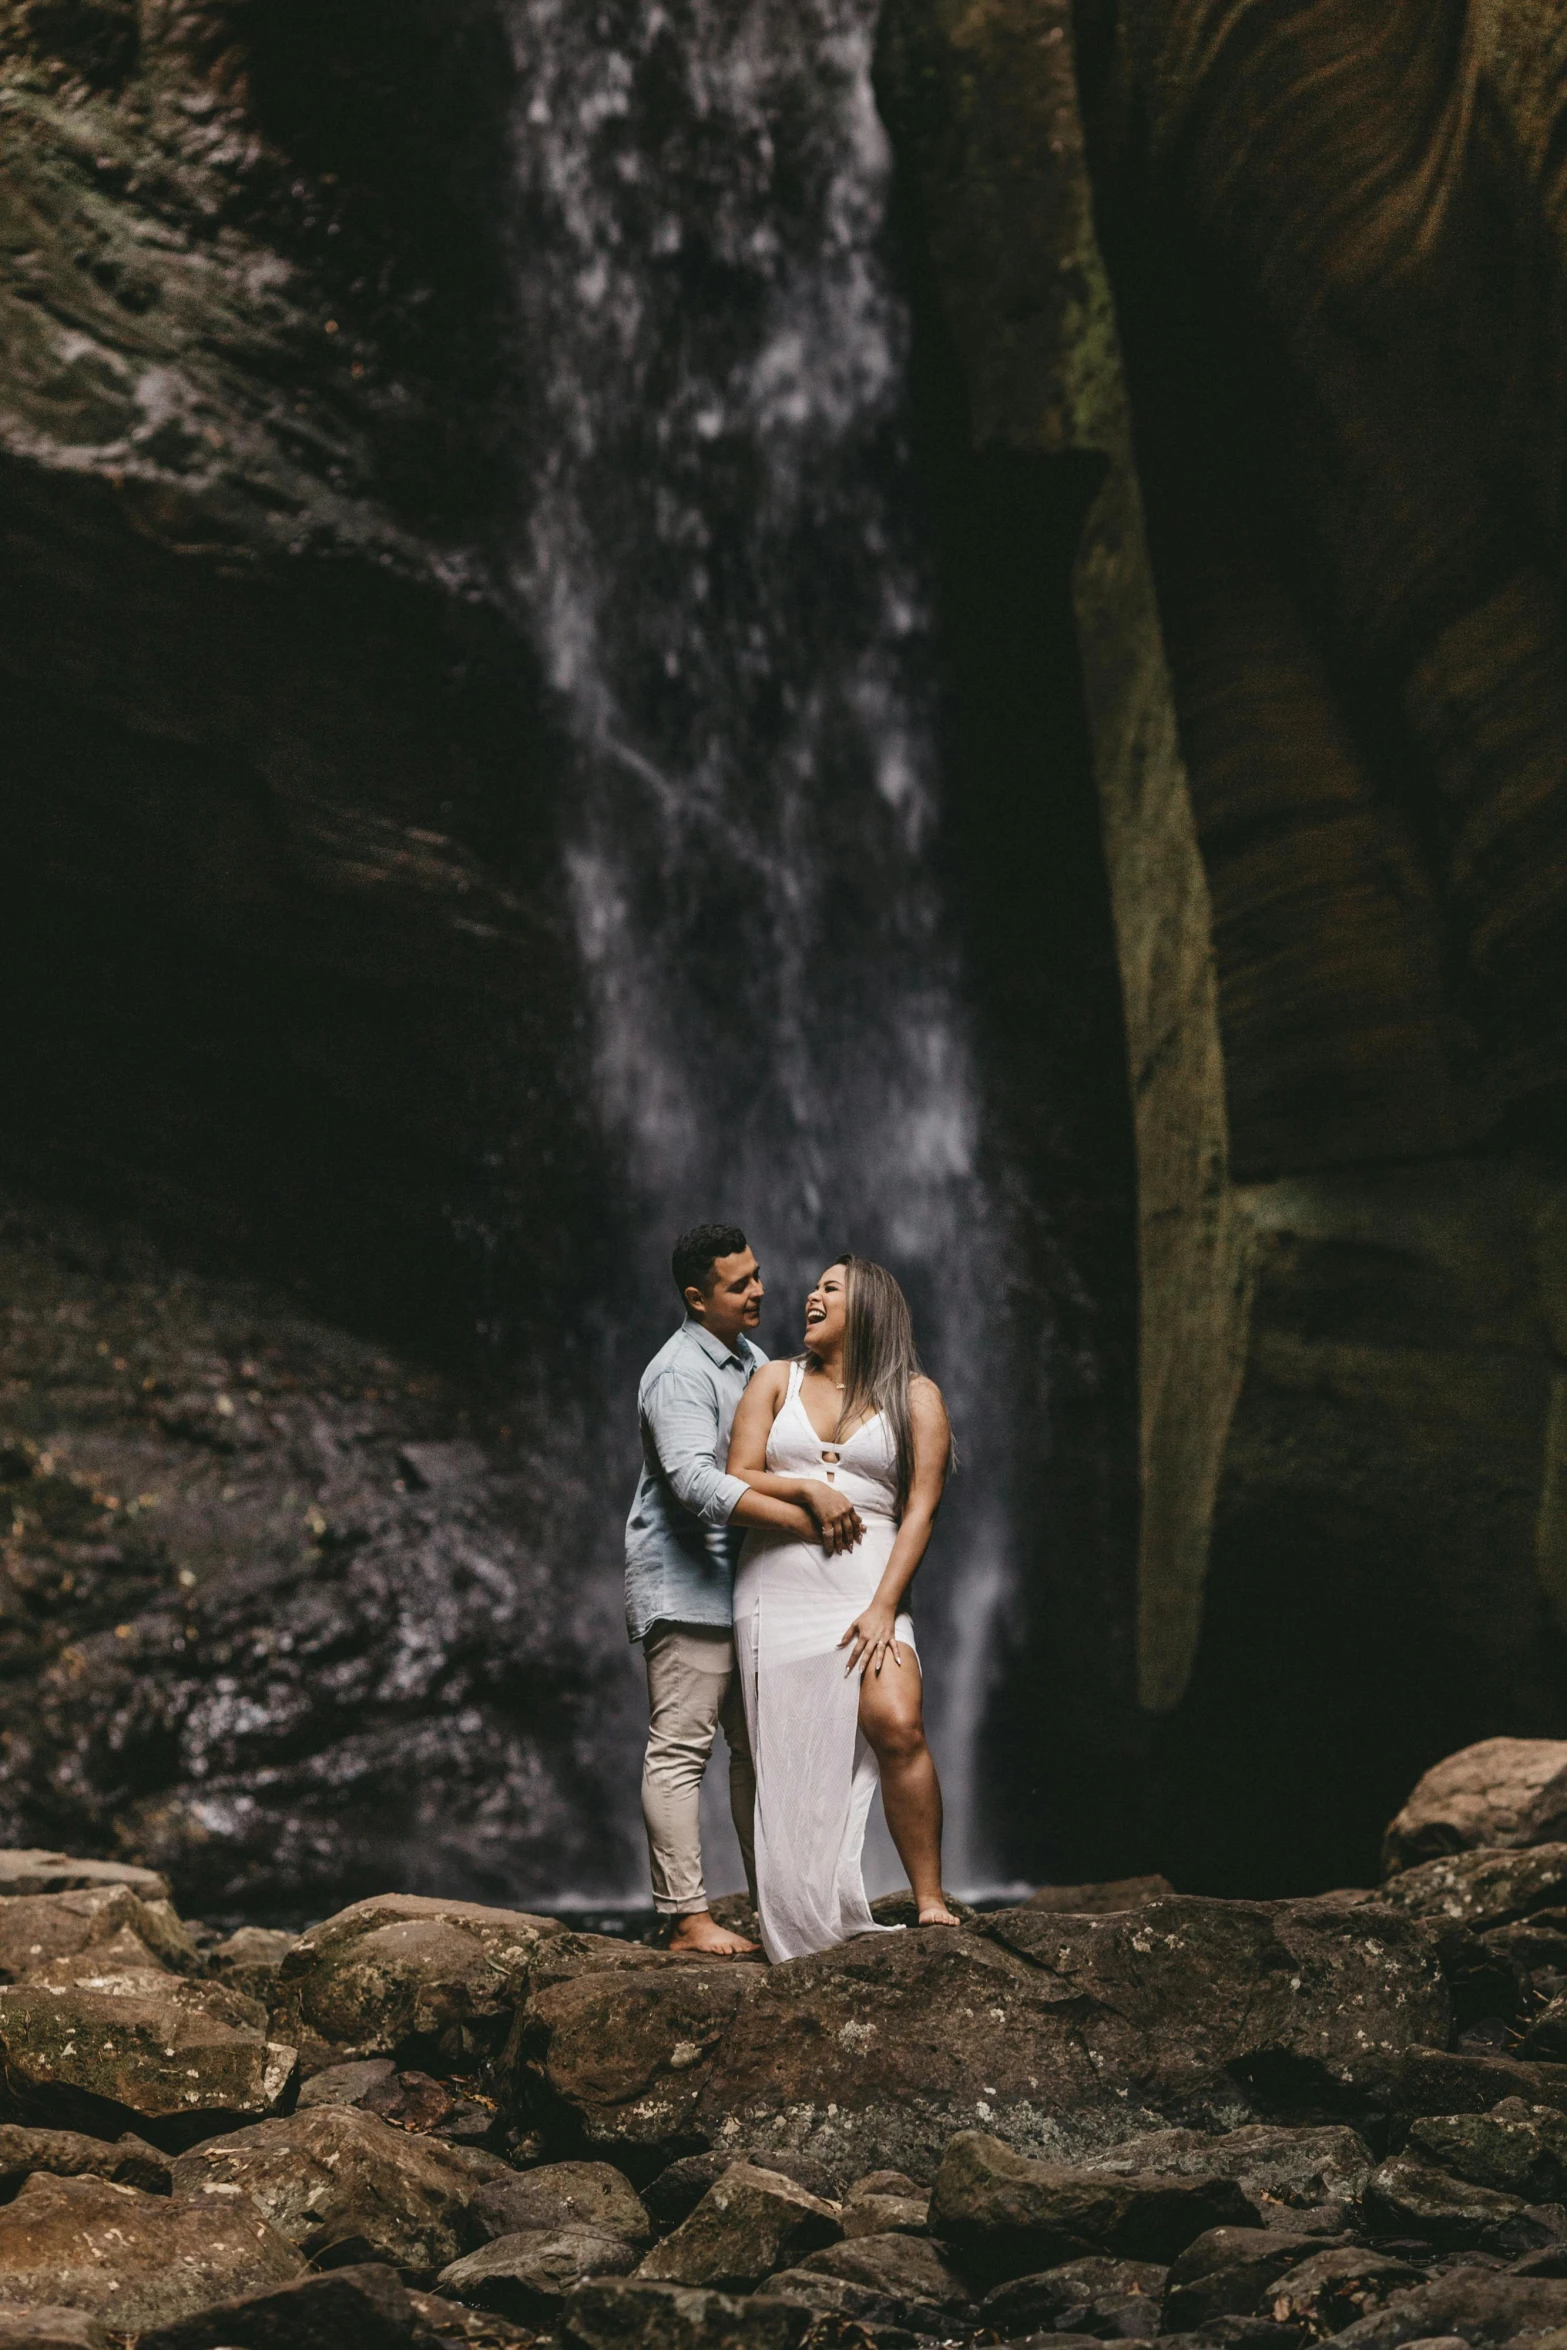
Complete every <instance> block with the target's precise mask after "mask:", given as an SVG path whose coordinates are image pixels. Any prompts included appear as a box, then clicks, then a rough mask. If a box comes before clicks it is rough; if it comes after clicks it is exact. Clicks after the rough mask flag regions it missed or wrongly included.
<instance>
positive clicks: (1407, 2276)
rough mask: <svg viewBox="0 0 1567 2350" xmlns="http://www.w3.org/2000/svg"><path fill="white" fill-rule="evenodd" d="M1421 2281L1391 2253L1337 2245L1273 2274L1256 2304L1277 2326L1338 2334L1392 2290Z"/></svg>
mask: <svg viewBox="0 0 1567 2350" xmlns="http://www.w3.org/2000/svg"><path fill="white" fill-rule="evenodd" d="M1424 2282H1425V2278H1424V2276H1423V2275H1422V2273H1421V2271H1420V2270H1419V2269H1418V2268H1411V2267H1410V2265H1409V2263H1408V2262H1407V2261H1405V2260H1396V2259H1394V2258H1393V2256H1392V2255H1391V2254H1390V2253H1386V2252H1368V2251H1367V2250H1366V2249H1365V2247H1364V2246H1363V2245H1359V2244H1341V2245H1339V2246H1337V2247H1336V2248H1335V2249H1334V2250H1332V2251H1329V2252H1314V2253H1312V2254H1310V2255H1309V2257H1308V2258H1307V2259H1305V2260H1303V2261H1302V2262H1301V2263H1300V2265H1299V2267H1298V2268H1292V2269H1291V2270H1290V2271H1289V2272H1288V2274H1287V2275H1285V2276H1281V2277H1280V2278H1278V2280H1277V2281H1276V2283H1275V2284H1274V2286H1273V2288H1272V2290H1271V2291H1270V2292H1268V2293H1266V2294H1264V2295H1263V2297H1262V2301H1261V2304H1260V2305H1261V2306H1262V2307H1263V2308H1264V2309H1266V2311H1267V2312H1268V2314H1269V2315H1270V2316H1272V2317H1273V2318H1274V2319H1275V2320H1276V2321H1277V2323H1279V2324H1280V2325H1304V2326H1308V2327H1309V2328H1310V2329H1311V2332H1312V2333H1313V2334H1315V2335H1321V2334H1341V2333H1342V2332H1343V2331H1344V2329H1345V2327H1346V2326H1352V2325H1354V2324H1355V2323H1356V2321H1357V2320H1358V2319H1360V2318H1362V2317H1365V2316H1367V2315H1369V2313H1370V2312H1371V2311H1372V2310H1375V2309H1381V2308H1382V2307H1383V2305H1384V2304H1385V2303H1386V2302H1388V2301H1390V2300H1391V2299H1392V2297H1393V2295H1394V2294H1395V2293H1402V2292H1406V2291H1408V2290H1409V2289H1410V2288H1411V2287H1413V2286H1415V2285H1421V2284H1424Z"/></svg>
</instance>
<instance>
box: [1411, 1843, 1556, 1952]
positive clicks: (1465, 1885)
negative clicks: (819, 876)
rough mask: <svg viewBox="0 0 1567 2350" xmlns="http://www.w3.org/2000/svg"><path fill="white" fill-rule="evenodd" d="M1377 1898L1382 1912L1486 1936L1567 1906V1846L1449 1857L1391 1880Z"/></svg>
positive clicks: (1420, 1865) (1422, 1863) (1485, 1850)
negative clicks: (1464, 1928) (1396, 1912)
mask: <svg viewBox="0 0 1567 2350" xmlns="http://www.w3.org/2000/svg"><path fill="white" fill-rule="evenodd" d="M1376 1899H1377V1902H1378V1903H1379V1904H1380V1905H1381V1906H1382V1907H1383V1908H1387V1909H1398V1910H1405V1911H1407V1912H1408V1913H1409V1915H1410V1916H1412V1917H1425V1918H1433V1919H1441V1920H1443V1921H1445V1922H1446V1923H1449V1924H1452V1925H1460V1926H1467V1927H1468V1929H1469V1931H1470V1932H1471V1933H1473V1934H1482V1933H1485V1932H1486V1931H1487V1930H1488V1929H1489V1928H1491V1927H1493V1926H1500V1925H1505V1924H1507V1923H1508V1922H1509V1921H1510V1920H1511V1919H1514V1918H1523V1917H1529V1916H1532V1915H1533V1913H1534V1912H1535V1911H1536V1910H1541V1909H1549V1908H1553V1907H1555V1906H1556V1905H1557V1904H1558V1903H1561V1902H1563V1901H1567V1844H1542V1845H1537V1846H1535V1847H1534V1848H1533V1849H1532V1850H1529V1851H1524V1852H1514V1851H1510V1850H1504V1851H1497V1850H1495V1849H1493V1848H1491V1847H1485V1848H1482V1849H1480V1850H1477V1851H1474V1852H1456V1853H1446V1854H1443V1855H1442V1856H1441V1857H1440V1858H1438V1859H1435V1860H1426V1861H1420V1862H1418V1863H1416V1864H1414V1865H1413V1866H1411V1867H1410V1868H1407V1869H1405V1870H1404V1871H1402V1873H1401V1874H1400V1875H1398V1876H1396V1877H1392V1878H1390V1879H1389V1880H1388V1882H1387V1884H1385V1885H1383V1886H1382V1887H1381V1888H1380V1889H1379V1891H1378V1893H1377V1895H1376Z"/></svg>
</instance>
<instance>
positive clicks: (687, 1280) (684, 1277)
mask: <svg viewBox="0 0 1567 2350" xmlns="http://www.w3.org/2000/svg"><path fill="white" fill-rule="evenodd" d="M750 1245H751V1244H750V1242H749V1241H748V1240H747V1239H746V1236H745V1234H744V1233H743V1232H742V1231H741V1229H740V1227H739V1225H738V1224H693V1225H692V1227H691V1229H690V1231H689V1232H682V1233H681V1235H680V1238H679V1239H678V1240H677V1241H676V1242H675V1253H674V1255H673V1256H672V1257H671V1258H670V1260H669V1269H670V1271H671V1272H672V1273H673V1274H674V1276H675V1287H676V1288H677V1289H678V1290H679V1292H680V1295H681V1297H682V1298H684V1296H685V1294H686V1291H687V1290H688V1289H700V1290H701V1292H702V1294H703V1296H704V1297H705V1296H706V1295H707V1291H708V1287H709V1276H710V1274H711V1273H712V1270H713V1265H714V1262H715V1260H716V1259H717V1258H719V1257H737V1256H738V1255H739V1254H740V1252H741V1250H742V1249H744V1248H749V1247H750Z"/></svg>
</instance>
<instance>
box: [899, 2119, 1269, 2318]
mask: <svg viewBox="0 0 1567 2350" xmlns="http://www.w3.org/2000/svg"><path fill="white" fill-rule="evenodd" d="M1255 2219H1256V2214H1255V2212H1253V2210H1252V2208H1251V2206H1250V2204H1249V2203H1248V2202H1247V2200H1246V2198H1245V2196H1244V2195H1243V2194H1242V2193H1241V2190H1240V2188H1239V2187H1238V2186H1237V2185H1236V2184H1235V2181H1234V2180H1233V2179H1221V2178H1215V2177H1212V2176H1197V2177H1186V2178H1182V2177H1178V2176H1166V2175H1163V2174H1160V2173H1158V2172H1132V2173H1130V2174H1126V2175H1117V2174H1116V2173H1113V2172H1105V2171H1089V2170H1074V2169H1067V2168H1065V2167H1063V2166H1061V2165H1059V2164H1056V2163H1045V2162H1034V2161H1031V2160H1029V2158H1028V2157H1027V2156H1025V2155H1021V2154H1016V2153H1014V2152H1013V2150H1012V2149H1011V2147H1009V2146H1006V2145H1004V2144H1003V2143H1002V2142H1001V2140H1000V2139H998V2138H992V2137H989V2136H987V2135H985V2134H984V2133H982V2132H980V2131H978V2130H965V2131H962V2132H960V2134H959V2135H958V2136H957V2137H955V2138H954V2139H953V2140H952V2141H951V2143H950V2144H949V2146H948V2148H947V2151H946V2154H945V2155H944V2157H943V2159H942V2165H941V2169H940V2170H939V2171H938V2173H937V2174H936V2184H935V2188H934V2191H933V2192H932V2195H931V2203H930V2224H931V2229H932V2232H933V2233H934V2234H935V2235H937V2236H940V2237H942V2238H943V2239H944V2240H945V2241H946V2242H947V2243H949V2244H950V2245H951V2246H952V2248H953V2250H954V2252H955V2253H956V2255H957V2257H958V2258H959V2259H960V2260H961V2261H962V2262H963V2264H964V2265H965V2267H967V2268H970V2269H972V2271H973V2273H974V2274H975V2275H976V2276H977V2277H981V2278H984V2279H986V2280H987V2281H989V2282H992V2283H997V2282H1000V2280H1001V2279H1003V2278H1005V2277H1015V2276H1027V2275H1030V2274H1032V2273H1033V2272H1034V2271H1036V2270H1039V2269H1044V2268H1050V2267H1052V2266H1054V2265H1055V2264H1057V2263H1058V2262H1060V2261H1064V2260H1071V2259H1074V2258H1077V2257H1078V2256H1080V2255H1082V2254H1084V2253H1089V2252H1111V2253H1117V2254H1120V2255H1122V2256H1123V2257H1126V2258H1128V2259H1133V2260H1166V2261H1168V2260H1173V2259H1174V2258H1175V2256H1176V2255H1177V2253H1179V2252H1182V2251H1184V2250H1185V2248H1186V2246H1187V2245H1188V2244H1190V2243H1192V2242H1193V2241H1194V2240H1195V2239H1196V2238H1197V2237H1198V2236H1200V2235H1202V2234H1203V2233H1204V2231H1205V2230H1206V2229H1208V2228H1213V2227H1225V2226H1231V2225H1234V2226H1240V2227H1245V2226H1247V2225H1249V2224H1251V2223H1252V2222H1254V2221H1255Z"/></svg>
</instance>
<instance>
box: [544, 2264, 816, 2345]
mask: <svg viewBox="0 0 1567 2350" xmlns="http://www.w3.org/2000/svg"><path fill="white" fill-rule="evenodd" d="M810 2323H811V2317H810V2312H809V2310H807V2309H804V2308H802V2307H801V2306H800V2305H799V2304H798V2303H795V2302H792V2301H782V2300H778V2299H776V2298H774V2297H773V2296H772V2295H771V2294H764V2293H754V2294H752V2295H751V2296H750V2297H749V2298H748V2299H746V2300H739V2299H737V2298H736V2297H735V2296H734V2295H733V2294H730V2293H711V2292H705V2291H703V2290H702V2289H701V2288H700V2287H695V2286H690V2285H664V2284H658V2283H655V2282H654V2280H653V2279H651V2278H646V2277H621V2278H601V2279H596V2280H595V2281H594V2282H593V2283H591V2284H587V2285H583V2286H581V2287H580V2288H579V2290H578V2291H577V2292H575V2293H573V2294H572V2296H571V2298H570V2300H569V2301H568V2302H567V2303H566V2306H565V2308H564V2309H563V2310H562V2312H561V2335H562V2338H563V2340H564V2341H565V2342H566V2343H567V2344H569V2345H570V2350H799V2346H800V2344H801V2342H802V2341H803V2340H804V2338H805V2335H806V2333H807V2331H808V2330H809V2327H810Z"/></svg>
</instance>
